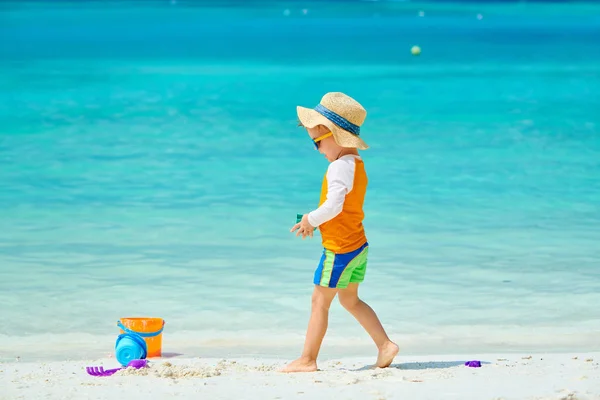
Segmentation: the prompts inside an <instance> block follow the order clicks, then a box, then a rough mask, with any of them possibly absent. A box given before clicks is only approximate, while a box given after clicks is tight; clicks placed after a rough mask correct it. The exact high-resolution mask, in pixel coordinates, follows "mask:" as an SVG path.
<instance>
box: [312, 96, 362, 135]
mask: <svg viewBox="0 0 600 400" xmlns="http://www.w3.org/2000/svg"><path fill="white" fill-rule="evenodd" d="M315 111H316V112H318V113H319V114H321V115H322V116H324V117H325V118H327V119H328V120H330V121H331V122H333V123H334V124H336V125H337V126H339V127H340V128H342V129H344V130H346V131H348V132H350V133H352V134H354V135H356V136H359V135H360V126H358V125H354V124H353V123H352V122H350V121H348V120H347V119H346V118H344V117H342V116H341V115H339V114H336V113H335V112H333V111H331V110H330V109H328V108H327V107H325V106H323V105H322V104H317V106H316V107H315Z"/></svg>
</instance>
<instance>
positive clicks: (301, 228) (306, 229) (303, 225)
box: [290, 214, 315, 239]
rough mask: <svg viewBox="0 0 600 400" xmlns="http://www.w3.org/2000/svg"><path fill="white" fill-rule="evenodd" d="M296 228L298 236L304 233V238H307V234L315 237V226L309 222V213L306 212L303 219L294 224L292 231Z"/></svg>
mask: <svg viewBox="0 0 600 400" xmlns="http://www.w3.org/2000/svg"><path fill="white" fill-rule="evenodd" d="M296 230H297V231H298V232H297V233H296V236H299V235H302V239H304V238H306V237H307V236H310V237H313V233H314V231H315V227H314V226H312V225H311V224H310V223H309V222H308V214H304V216H303V217H302V221H300V222H298V223H297V224H296V225H294V226H293V227H292V229H291V230H290V232H294V231H296Z"/></svg>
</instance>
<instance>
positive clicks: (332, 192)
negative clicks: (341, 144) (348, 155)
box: [308, 160, 355, 227]
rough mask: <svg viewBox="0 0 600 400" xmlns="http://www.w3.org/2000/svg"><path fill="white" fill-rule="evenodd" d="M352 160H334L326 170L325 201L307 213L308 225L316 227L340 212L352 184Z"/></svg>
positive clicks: (353, 164) (353, 163)
mask: <svg viewBox="0 0 600 400" xmlns="http://www.w3.org/2000/svg"><path fill="white" fill-rule="evenodd" d="M354 167H355V162H354V160H336V161H334V162H332V163H331V164H329V168H328V169H327V199H326V200H325V202H323V204H322V205H321V206H320V207H319V208H317V209H316V210H314V211H311V212H310V213H308V223H309V224H311V225H312V226H314V227H317V226H319V225H321V224H324V223H325V222H327V221H329V220H331V219H333V218H335V217H337V216H338V215H339V213H341V212H342V208H343V207H344V200H346V194H348V193H349V192H350V191H351V190H352V186H353V184H354Z"/></svg>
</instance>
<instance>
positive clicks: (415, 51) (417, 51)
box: [410, 46, 421, 56]
mask: <svg viewBox="0 0 600 400" xmlns="http://www.w3.org/2000/svg"><path fill="white" fill-rule="evenodd" d="M410 52H411V53H412V55H413V56H418V55H419V54H421V48H420V47H419V46H413V47H412V49H410Z"/></svg>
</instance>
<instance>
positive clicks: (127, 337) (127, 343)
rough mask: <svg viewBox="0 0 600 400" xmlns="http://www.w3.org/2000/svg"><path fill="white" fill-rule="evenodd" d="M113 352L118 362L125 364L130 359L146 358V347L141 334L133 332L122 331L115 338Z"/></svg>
mask: <svg viewBox="0 0 600 400" xmlns="http://www.w3.org/2000/svg"><path fill="white" fill-rule="evenodd" d="M115 353H116V357H117V361H118V362H119V364H121V365H122V366H126V365H127V364H129V362H130V361H131V360H142V359H144V358H146V355H147V354H148V347H147V346H146V342H145V341H144V339H142V337H141V336H139V335H137V334H135V333H123V334H121V335H119V337H118V338H117V342H116V343H115Z"/></svg>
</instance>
